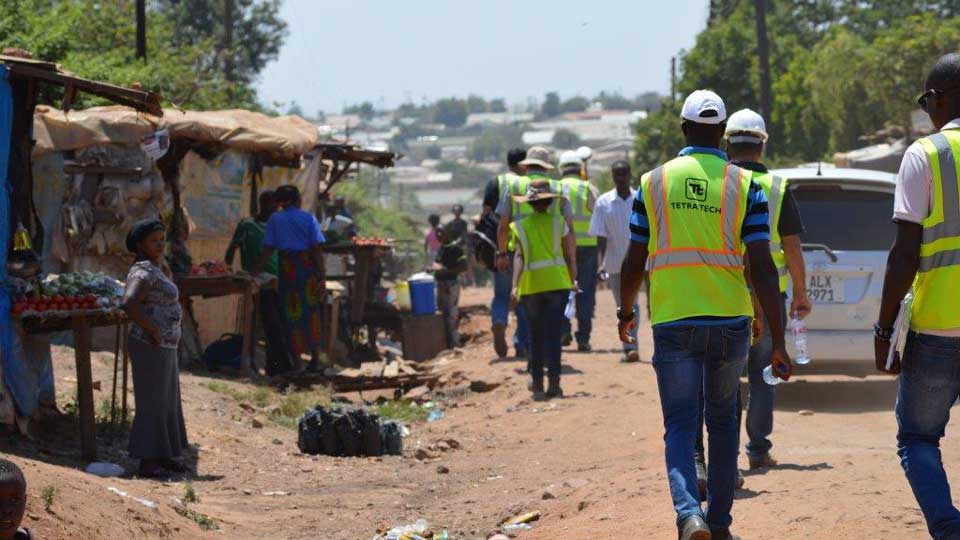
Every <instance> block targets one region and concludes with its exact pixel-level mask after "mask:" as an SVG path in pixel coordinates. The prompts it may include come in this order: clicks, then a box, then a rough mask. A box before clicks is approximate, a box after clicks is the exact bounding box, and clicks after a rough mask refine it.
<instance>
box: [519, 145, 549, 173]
mask: <svg viewBox="0 0 960 540" xmlns="http://www.w3.org/2000/svg"><path fill="white" fill-rule="evenodd" d="M520 165H537V166H539V167H543V168H544V169H552V168H553V165H552V164H551V163H550V150H548V149H546V148H544V147H542V146H531V147H530V149H529V150H527V158H526V159H524V160H523V161H521V162H520Z"/></svg>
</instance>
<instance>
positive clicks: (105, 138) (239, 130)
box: [33, 106, 320, 157]
mask: <svg viewBox="0 0 960 540" xmlns="http://www.w3.org/2000/svg"><path fill="white" fill-rule="evenodd" d="M159 129H167V130H169V131H170V137H171V138H173V139H178V138H179V139H189V140H192V141H197V142H205V143H220V144H222V145H223V146H224V147H225V148H227V149H231V150H237V151H242V152H266V153H270V154H273V155H276V156H281V157H295V156H298V155H302V154H304V153H305V152H307V151H308V150H310V149H312V148H313V147H315V146H316V145H317V144H318V143H319V141H320V136H319V133H318V132H317V127H316V126H315V125H313V124H311V123H310V122H307V121H306V120H304V119H303V118H300V117H299V116H278V117H274V116H268V115H266V114H263V113H258V112H254V111H247V110H243V109H229V110H223V111H178V110H175V109H164V111H163V116H162V117H156V116H153V115H150V114H146V113H139V112H137V111H135V110H133V109H130V108H128V107H118V106H112V107H94V108H91V109H86V110H81V111H70V112H69V113H64V112H63V111H60V110H57V109H53V108H50V107H37V112H36V113H35V114H34V139H36V141H37V144H36V146H34V149H33V152H34V155H42V154H46V153H50V152H62V151H66V150H79V149H81V148H86V147H88V146H93V145H96V144H126V145H136V144H139V143H140V139H141V138H142V137H144V136H145V135H148V134H151V133H153V132H154V131H156V130H159Z"/></svg>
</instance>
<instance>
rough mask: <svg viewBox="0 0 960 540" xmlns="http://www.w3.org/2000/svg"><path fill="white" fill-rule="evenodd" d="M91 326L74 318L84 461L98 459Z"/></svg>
mask: <svg viewBox="0 0 960 540" xmlns="http://www.w3.org/2000/svg"><path fill="white" fill-rule="evenodd" d="M90 335H91V333H90V324H89V322H88V321H87V320H86V319H85V318H84V317H74V318H73V347H74V355H75V359H76V363H77V405H78V408H79V409H80V453H81V455H82V456H83V459H85V460H88V461H95V460H96V459H97V420H96V417H95V413H94V408H93V373H92V370H91V367H90Z"/></svg>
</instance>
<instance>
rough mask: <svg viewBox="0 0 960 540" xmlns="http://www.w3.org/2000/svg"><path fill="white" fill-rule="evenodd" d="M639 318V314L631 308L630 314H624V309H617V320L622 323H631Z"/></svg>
mask: <svg viewBox="0 0 960 540" xmlns="http://www.w3.org/2000/svg"><path fill="white" fill-rule="evenodd" d="M636 316H637V312H636V311H635V310H634V309H633V308H630V313H624V312H623V308H617V320H619V321H620V322H630V321H632V320H633V318H634V317H636Z"/></svg>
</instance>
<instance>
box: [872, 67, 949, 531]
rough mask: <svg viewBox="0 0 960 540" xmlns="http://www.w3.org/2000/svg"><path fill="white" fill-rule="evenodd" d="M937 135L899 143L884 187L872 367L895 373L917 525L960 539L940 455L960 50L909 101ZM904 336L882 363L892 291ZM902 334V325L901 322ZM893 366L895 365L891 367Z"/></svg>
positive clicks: (901, 447)
mask: <svg viewBox="0 0 960 540" xmlns="http://www.w3.org/2000/svg"><path fill="white" fill-rule="evenodd" d="M917 101H918V103H919V105H920V107H921V108H922V109H923V110H924V111H926V112H927V114H928V115H929V116H930V120H931V121H932V122H933V125H934V126H935V127H936V128H937V130H939V131H938V132H937V133H934V134H933V135H930V136H928V137H924V138H922V139H919V140H918V141H916V142H915V143H913V145H912V146H910V147H909V148H908V149H907V152H906V154H904V156H903V162H902V163H901V165H900V173H899V175H898V177H897V188H896V193H895V195H894V211H893V216H894V222H896V224H897V236H896V240H895V241H894V244H893V247H892V248H891V250H890V257H889V259H888V261H887V274H886V277H885V278H884V282H883V297H882V300H881V303H880V315H879V319H878V321H877V323H876V325H875V326H874V332H875V339H874V348H875V353H876V362H877V369H879V370H881V371H885V372H888V373H899V374H900V381H899V382H900V384H899V390H898V393H897V406H896V407H897V424H898V428H899V429H898V431H897V449H898V451H897V453H898V454H899V456H900V463H901V465H903V470H904V472H905V473H906V476H907V480H908V481H909V482H910V487H912V488H913V494H914V496H915V497H916V498H917V502H918V503H919V505H920V509H921V510H922V511H923V516H924V518H926V521H927V529H928V530H929V532H930V535H931V536H932V537H933V538H935V539H936V540H950V539H957V538H960V511H958V510H957V508H956V506H954V504H953V502H952V498H951V493H950V485H949V484H948V483H947V475H946V472H945V471H944V468H943V462H942V460H941V456H940V439H941V438H942V437H943V434H944V430H945V429H946V426H947V421H948V420H949V418H950V409H951V408H952V407H953V405H954V403H956V401H957V398H958V396H960V370H958V369H957V366H960V176H958V174H957V164H958V163H960V54H948V55H945V56H943V57H941V58H940V59H939V60H937V62H936V63H935V64H934V66H933V68H932V69H931V71H930V73H929V75H928V76H927V80H926V85H925V88H924V92H923V93H922V94H921V95H920V98H919V99H918V100H917ZM911 286H912V288H913V302H912V306H911V305H910V304H909V303H906V304H905V305H904V311H905V313H906V314H907V316H908V317H909V319H907V318H904V319H902V323H907V322H909V334H907V337H906V345H905V348H904V349H903V351H902V353H903V357H902V358H900V356H899V351H895V353H896V354H895V356H894V359H893V362H892V363H891V364H890V365H889V366H888V365H887V358H888V352H889V351H890V347H891V337H892V334H893V330H894V324H895V321H897V313H898V311H899V310H900V304H901V299H903V298H904V296H905V295H906V294H907V291H908V290H910V289H911ZM902 331H904V332H906V331H907V329H906V328H902ZM901 365H902V366H903V372H902V373H901V372H900V368H901Z"/></svg>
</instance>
